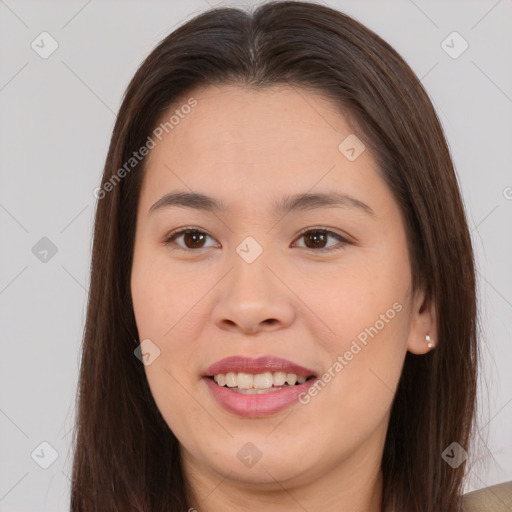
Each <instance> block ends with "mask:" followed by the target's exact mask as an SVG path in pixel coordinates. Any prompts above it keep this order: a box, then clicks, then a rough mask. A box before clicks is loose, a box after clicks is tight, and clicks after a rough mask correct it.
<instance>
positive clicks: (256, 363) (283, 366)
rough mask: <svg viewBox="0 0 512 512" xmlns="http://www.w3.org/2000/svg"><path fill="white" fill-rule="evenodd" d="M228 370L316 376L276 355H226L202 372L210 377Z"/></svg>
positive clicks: (311, 371)
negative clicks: (255, 356) (254, 356)
mask: <svg viewBox="0 0 512 512" xmlns="http://www.w3.org/2000/svg"><path fill="white" fill-rule="evenodd" d="M229 372H234V373H238V372H243V373H251V374H253V375H255V374H257V373H265V372H286V373H294V374H296V375H297V376H298V377H310V376H315V377H316V374H315V372H314V371H313V370H311V369H309V368H305V367H304V366H301V365H300V364H297V363H294V362H292V361H289V360H288V359H283V358H282V357H276V356H260V357H257V358H250V357H244V356H231V357H226V358H224V359H221V360H220V361H217V362H216V363H214V364H212V365H211V366H210V367H209V368H208V369H207V370H206V372H205V373H204V374H203V377H212V376H214V375H219V374H224V375H225V374H226V373H229Z"/></svg>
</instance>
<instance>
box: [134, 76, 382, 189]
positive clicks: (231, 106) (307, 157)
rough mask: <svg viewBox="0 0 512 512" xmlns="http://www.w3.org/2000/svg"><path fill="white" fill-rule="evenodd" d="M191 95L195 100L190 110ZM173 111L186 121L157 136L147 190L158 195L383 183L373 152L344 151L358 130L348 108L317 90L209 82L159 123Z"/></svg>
mask: <svg viewBox="0 0 512 512" xmlns="http://www.w3.org/2000/svg"><path fill="white" fill-rule="evenodd" d="M191 98H192V99H193V100H194V101H195V102H196V103H195V106H194V107H193V108H183V105H186V104H190V103H191V101H190V99H191ZM173 113H175V114H176V115H175V118H174V120H175V121H176V120H177V119H178V118H179V122H177V123H176V124H173V125H170V124H168V125H167V129H166V130H164V131H163V134H162V136H161V140H158V139H155V141H156V147H155V148H154V149H152V150H151V152H150V154H149V156H148V158H147V161H146V176H145V179H144V186H143V190H149V191H150V192H151V191H152V192H151V195H152V196H153V197H154V194H156V193H157V192H156V191H158V192H160V195H162V193H164V192H165V189H166V188H169V187H170V186H174V185H180V188H189V189H194V190H208V191H210V192H214V191H215V192H216V193H215V195H216V196H217V197H222V196H223V194H222V191H223V190H225V191H226V193H227V195H229V194H231V195H232V194H233V193H234V194H237V197H243V196H244V195H245V196H246V197H248V195H252V196H254V197H263V196H265V197H269V195H270V194H271V192H272V190H274V189H275V190H276V191H277V190H278V189H283V190H286V191H287V192H289V193H303V192H306V191H309V190H312V189H313V188H314V187H316V186H317V185H318V186H321V185H323V186H324V187H331V188H332V187H338V186H339V187H340V188H341V189H342V190H343V192H346V193H350V192H351V191H352V192H354V188H357V187H356V185H357V184H359V188H361V184H362V183H361V182H362V181H365V180H366V186H371V185H372V184H373V185H378V183H376V182H375V180H378V176H377V173H376V171H377V167H376V165H375V162H374V160H373V158H372V156H371V155H370V153H369V152H368V151H366V150H365V151H363V152H362V153H361V154H360V156H358V158H357V159H355V160H350V159H348V158H347V156H346V155H345V154H344V153H343V151H342V150H343V149H344V146H343V143H344V141H345V140H347V137H354V135H355V134H354V131H353V129H352V128H351V126H350V125H349V123H348V122H347V120H346V119H345V117H344V116H343V115H342V113H341V109H340V107H339V106H338V105H336V104H335V103H334V102H333V101H332V100H329V99H327V98H326V97H325V96H322V95H320V94H319V93H315V92H312V91H311V90H306V89H300V88H296V87H290V86H284V85H283V86H272V87H269V88H265V89H251V88H248V87H242V86H236V85H224V86H216V87H207V88H201V89H196V90H193V91H191V92H190V93H189V94H188V95H185V96H183V97H182V98H180V100H179V101H176V102H175V104H174V105H173V107H172V108H171V109H170V111H169V112H166V113H165V115H164V116H162V118H161V119H160V120H159V126H160V127H164V128H165V126H166V125H165V124H164V123H165V122H166V121H168V120H169V118H170V116H171V115H172V114H173ZM161 131H162V130H161ZM359 135H360V136H361V134H359ZM349 140H351V139H349ZM340 144H341V146H340ZM340 148H341V149H340ZM356 149H358V150H359V149H360V148H356ZM371 182H375V183H371ZM381 185H382V184H381ZM351 189H352V190H351Z"/></svg>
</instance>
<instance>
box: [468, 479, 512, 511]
mask: <svg viewBox="0 0 512 512" xmlns="http://www.w3.org/2000/svg"><path fill="white" fill-rule="evenodd" d="M462 503H463V510H464V512H511V511H512V480H511V481H510V482H503V483H502V484H498V485H493V486H491V487H484V488H483V489H479V490H478V491H472V492H468V493H467V494H464V496H463V497H462Z"/></svg>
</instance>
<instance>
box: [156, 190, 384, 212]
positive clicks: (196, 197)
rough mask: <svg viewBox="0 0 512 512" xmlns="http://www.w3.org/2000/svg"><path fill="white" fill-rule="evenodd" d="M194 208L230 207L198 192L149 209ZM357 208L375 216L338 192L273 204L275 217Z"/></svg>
mask: <svg viewBox="0 0 512 512" xmlns="http://www.w3.org/2000/svg"><path fill="white" fill-rule="evenodd" d="M173 206H174V207H181V208H193V209H196V210H202V211H205V212H221V211H227V210H228V207H227V206H226V205H225V204H224V203H223V202H222V201H220V200H218V199H215V198H213V197H210V196H207V195H205V194H200V193H198V192H181V191H175V192H169V193H168V194H165V195H164V196H163V197H161V198H160V199H159V200H158V201H156V203H154V204H153V205H152V206H151V208H150V209H149V213H153V212H155V211H157V210H161V209H164V208H169V207H173ZM332 207H342V208H357V209H359V210H361V211H364V212H366V213H367V214H370V215H374V212H373V210H372V209H371V208H370V207H369V206H368V205H367V204H366V203H363V202H362V201H360V200H359V199H355V198H353V197H350V196H348V195H346V194H341V193H338V192H318V193H302V194H296V195H292V196H284V197H282V198H281V199H279V200H276V201H274V203H273V213H274V214H275V215H285V214H287V213H289V212H292V211H299V210H303V211H305V210H315V209H319V208H332Z"/></svg>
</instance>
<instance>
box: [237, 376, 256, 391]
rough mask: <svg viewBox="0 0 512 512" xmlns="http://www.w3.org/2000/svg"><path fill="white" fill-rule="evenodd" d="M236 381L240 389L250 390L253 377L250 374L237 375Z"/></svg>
mask: <svg viewBox="0 0 512 512" xmlns="http://www.w3.org/2000/svg"><path fill="white" fill-rule="evenodd" d="M236 380H237V384H238V387H239V388H240V389H251V388H252V387H253V383H254V376H253V375H251V374H250V373H239V374H238V376H237V379H236ZM254 387H256V386H254Z"/></svg>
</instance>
